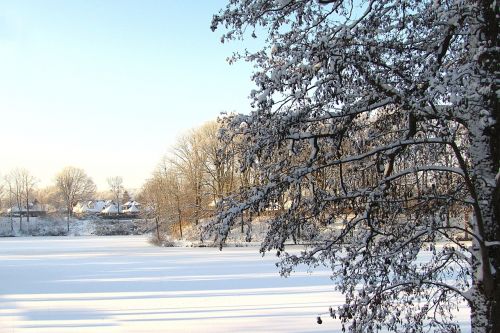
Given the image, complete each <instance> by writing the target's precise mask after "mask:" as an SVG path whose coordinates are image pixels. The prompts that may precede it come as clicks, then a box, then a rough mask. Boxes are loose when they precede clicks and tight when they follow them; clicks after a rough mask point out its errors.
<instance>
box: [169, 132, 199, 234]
mask: <svg viewBox="0 0 500 333" xmlns="http://www.w3.org/2000/svg"><path fill="white" fill-rule="evenodd" d="M201 145H202V136H201V135H200V134H199V133H197V132H196V131H191V132H190V133H189V134H188V135H185V136H183V137H181V138H180V139H179V140H178V142H177V144H176V145H175V146H174V148H173V154H172V157H170V158H169V160H170V163H172V164H173V165H175V166H176V168H177V170H178V171H179V172H180V173H181V174H182V175H183V177H184V178H185V180H186V189H188V190H189V191H186V195H188V196H189V197H190V198H191V207H192V219H193V221H194V223H195V224H198V222H199V221H200V219H201V218H202V215H203V214H202V213H203V204H204V202H203V201H204V198H205V196H204V194H205V193H204V186H205V161H206V155H205V152H204V151H203V149H202V148H201Z"/></svg>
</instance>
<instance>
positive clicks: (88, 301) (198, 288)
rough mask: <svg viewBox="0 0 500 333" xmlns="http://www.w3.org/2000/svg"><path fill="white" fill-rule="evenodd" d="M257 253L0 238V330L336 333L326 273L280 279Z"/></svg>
mask: <svg viewBox="0 0 500 333" xmlns="http://www.w3.org/2000/svg"><path fill="white" fill-rule="evenodd" d="M275 261H276V258H275V257H274V256H272V255H267V256H266V257H264V258H262V257H261V256H260V255H259V253H258V248H226V249H224V250H223V251H222V252H220V251H219V250H218V249H213V248H158V247H154V246H152V245H150V244H148V243H147V240H146V238H144V237H135V236H134V237H131V236H127V237H116V236H115V237H52V238H36V237H33V238H30V237H26V238H21V237H20V238H3V239H0V332H2V333H4V332H5V333H7V332H8V333H15V332H23V333H24V332H26V333H28V332H33V333H35V332H36V333H43V332H50V333H58V332H61V333H62V332H64V333H67V332H79V333H80V332H82V333H84V332H92V333H98V332H106V333H109V332H148V333H149V332H332V331H337V330H338V331H340V330H339V326H338V322H337V321H334V320H332V319H329V318H328V316H327V315H325V316H323V319H324V320H323V325H317V324H316V316H317V314H318V313H322V312H325V311H327V310H328V307H329V306H330V305H336V304H339V303H340V302H341V300H342V297H341V296H340V295H339V294H337V293H334V292H333V288H332V284H331V281H330V280H329V278H328V273H327V272H316V273H314V274H313V275H310V274H308V273H306V272H298V273H296V274H294V275H293V276H292V277H290V278H286V279H285V278H281V277H279V275H278V273H277V269H276V267H275V265H274V263H275Z"/></svg>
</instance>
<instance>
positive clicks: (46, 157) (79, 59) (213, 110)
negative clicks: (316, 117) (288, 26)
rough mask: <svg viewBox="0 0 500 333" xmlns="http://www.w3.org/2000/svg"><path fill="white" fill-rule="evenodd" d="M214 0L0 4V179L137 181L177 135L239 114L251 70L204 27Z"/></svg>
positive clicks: (219, 0) (219, 3)
mask: <svg viewBox="0 0 500 333" xmlns="http://www.w3.org/2000/svg"><path fill="white" fill-rule="evenodd" d="M224 3H225V1H223V0H210V1H209V0H200V1H182V0H178V1H174V0H171V1H167V0H163V1H162V0H157V1H154V0H147V1H146V0H140V1H139V0H136V1H124V0H79V1H78V0H66V1H62V0H61V1H51V0H44V1H41V0H38V1H37V0H33V1H25V0H15V1H14V0H11V1H3V0H0V110H1V113H0V114H1V118H0V124H1V125H0V139H1V147H2V148H1V151H2V158H1V163H0V175H1V176H3V175H5V174H6V173H7V172H9V170H11V169H12V168H15V167H23V168H26V169H28V170H29V171H30V172H31V173H32V174H33V175H35V176H36V177H37V178H39V179H40V185H41V186H45V185H48V184H50V183H51V182H52V181H53V178H54V175H55V174H56V173H57V172H58V171H59V170H61V169H62V168H63V167H64V166H67V165H73V166H76V167H80V168H83V169H85V170H86V171H87V173H88V174H89V175H90V176H91V177H92V178H93V179H94V181H95V182H96V183H97V185H98V187H99V189H100V190H105V189H106V187H107V184H106V178H107V177H110V176H117V175H119V176H122V177H123V179H124V184H125V185H126V187H129V188H137V187H139V186H141V184H142V183H143V181H144V180H145V179H146V178H147V177H149V175H150V174H151V172H152V170H153V169H154V167H155V165H156V164H157V163H158V161H159V160H160V158H161V156H162V155H163V154H164V153H165V152H167V151H168V149H169V147H170V146H171V145H172V144H173V143H174V142H175V139H176V138H177V137H178V136H179V135H181V134H182V133H183V132H185V131H186V130H188V129H190V128H193V127H196V126H199V125H200V124H202V123H203V122H205V121H207V120H210V119H215V118H216V117H217V115H218V114H219V113H220V112H221V111H233V110H236V111H239V112H246V111H247V110H248V109H249V106H248V105H249V102H248V99H247V96H248V93H249V90H250V89H251V88H252V83H251V82H250V78H249V77H250V75H251V67H250V65H248V64H243V63H241V64H236V65H232V66H229V65H228V64H227V62H226V58H227V57H228V56H230V54H231V52H232V51H233V50H235V49H236V48H238V47H240V46H241V45H234V44H233V45H225V44H221V43H220V42H219V39H220V35H221V32H220V31H216V32H215V33H213V32H212V31H211V30H210V20H211V17H212V15H213V14H214V13H215V12H217V11H218V10H219V9H220V8H222V7H223V6H224Z"/></svg>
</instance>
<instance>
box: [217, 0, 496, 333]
mask: <svg viewBox="0 0 500 333" xmlns="http://www.w3.org/2000/svg"><path fill="white" fill-rule="evenodd" d="M498 8H499V7H498V4H497V3H496V2H495V1H493V0H468V1H433V0H420V1H416V0H371V1H349V0H338V1H334V0H331V1H330V0H325V1H289V0H284V1H270V0H255V1H245V0H234V1H230V2H229V4H228V5H227V7H226V8H225V9H224V10H222V11H221V12H220V13H219V14H218V15H215V16H214V19H213V21H212V29H214V30H215V29H216V28H217V27H219V26H224V27H225V28H227V31H226V33H225V34H224V35H223V37H222V40H223V41H224V40H234V39H238V38H244V37H245V36H246V33H247V32H250V33H252V35H254V36H256V35H257V34H259V33H263V34H266V36H265V37H266V39H265V41H266V44H265V45H264V48H263V49H262V50H259V51H258V52H255V53H248V52H247V53H245V54H244V55H243V56H241V55H239V54H236V55H235V56H234V57H233V58H232V61H234V60H238V59H242V58H244V59H246V60H249V61H253V62H254V63H255V64H256V68H257V70H256V73H255V74H254V75H253V80H254V81H255V83H256V85H257V87H256V89H254V90H253V91H252V92H251V97H252V106H253V107H254V110H253V112H251V113H250V115H231V116H229V117H228V118H227V120H226V124H225V125H224V126H223V127H224V129H225V131H224V136H223V142H222V143H221V144H228V143H232V142H235V140H238V141H239V142H241V143H242V144H243V147H244V149H242V151H243V152H244V155H243V156H241V159H240V161H241V165H242V168H243V170H245V169H248V168H253V170H255V171H256V172H257V177H258V180H259V184H258V185H257V186H254V187H251V188H249V189H247V190H246V191H242V192H241V193H238V194H235V195H233V196H229V197H227V198H226V199H225V200H224V201H223V202H222V203H221V205H220V214H219V216H218V218H217V220H216V221H214V223H213V225H212V231H214V232H216V233H218V235H219V241H220V242H221V244H222V243H223V242H224V240H225V239H226V237H227V234H228V232H229V231H230V230H231V227H232V226H233V225H234V224H235V223H236V221H237V220H238V218H239V217H240V216H241V214H242V212H245V211H247V210H249V209H254V210H259V211H265V210H266V209H268V208H269V207H270V205H272V203H273V202H275V201H276V200H280V198H286V199H287V201H288V202H289V206H290V207H289V208H286V209H283V210H282V211H281V212H280V213H279V214H278V215H277V216H275V217H274V218H273V219H272V221H271V227H270V229H269V232H268V234H267V237H266V239H265V241H264V242H263V244H262V251H269V250H271V249H275V250H276V251H277V253H278V254H279V256H280V257H281V258H282V261H281V268H282V273H283V274H289V273H290V272H291V271H292V270H293V267H294V266H296V265H299V264H302V263H305V264H309V265H312V266H315V265H318V264H320V263H327V264H329V265H331V267H332V277H333V279H334V280H335V281H337V282H338V287H337V288H338V289H339V290H341V291H342V292H343V293H344V294H345V296H346V298H345V302H344V304H342V305H341V306H339V307H338V308H337V309H335V310H334V309H332V310H331V311H329V313H330V315H331V316H332V317H334V318H339V319H340V320H341V322H342V325H348V326H349V327H350V331H351V332H372V331H379V330H381V329H387V330H390V331H400V332H402V331H404V332H412V331H423V330H425V329H428V330H436V331H441V332H456V331H457V330H459V328H458V325H457V323H456V322H454V321H453V320H452V319H450V318H452V317H453V316H452V311H453V309H454V308H456V306H457V304H459V303H460V302H465V303H466V304H468V306H469V307H470V310H471V327H472V332H473V333H492V332H499V331H500V274H499V273H498V272H500V222H499V218H500V200H499V198H500V176H499V168H500V134H499V128H500V127H499V125H498V121H499V118H500V114H499V112H500V107H499V103H498V81H499V78H498V73H499V71H498V68H499V59H500V56H499V51H498V50H499V47H500V45H499V43H500V42H499V41H500V39H499V38H498V32H499V21H498V17H499V16H498V15H499V12H498ZM457 209H458V210H470V211H471V212H473V218H472V219H471V220H470V221H467V224H468V228H463V221H461V222H460V223H457V224H452V223H450V221H449V219H448V216H449V215H450V214H452V213H453V212H455V211H456V210H457ZM318 226H320V227H321V228H319V229H317V230H318V231H317V233H316V234H315V235H313V238H312V240H311V244H312V245H311V247H310V248H309V249H308V250H307V251H305V252H304V253H303V254H302V255H293V254H286V253H285V252H284V250H285V242H286V241H287V240H288V239H289V237H290V236H291V235H293V234H294V233H295V231H296V230H297V229H298V228H302V227H311V228H314V227H318ZM328 226H331V227H328ZM465 229H468V230H470V235H471V236H472V239H473V241H472V246H467V244H464V243H462V242H460V241H458V240H457V234H458V233H462V232H463V231H468V230H465ZM437 242H443V243H442V244H443V246H440V247H436V246H435V245H436V243H437ZM429 246H430V247H431V252H430V254H429V253H427V252H426V253H425V256H422V255H421V254H422V252H423V251H424V250H425V249H428V248H429Z"/></svg>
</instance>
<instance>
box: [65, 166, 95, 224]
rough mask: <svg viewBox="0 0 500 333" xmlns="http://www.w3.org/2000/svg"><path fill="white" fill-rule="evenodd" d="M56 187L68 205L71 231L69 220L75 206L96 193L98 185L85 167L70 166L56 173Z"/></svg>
mask: <svg viewBox="0 0 500 333" xmlns="http://www.w3.org/2000/svg"><path fill="white" fill-rule="evenodd" d="M56 188H57V191H58V192H59V194H60V195H61V197H62V199H63V201H64V204H65V206H66V213H67V221H68V225H67V227H68V231H69V220H70V217H71V215H72V214H73V207H74V206H75V205H76V204H77V203H78V202H79V201H83V200H90V199H91V198H92V196H93V195H94V193H95V190H96V186H95V184H94V181H93V180H92V178H90V177H89V176H88V175H87V174H86V173H85V171H84V170H83V169H80V168H75V167H71V166H69V167H65V168H64V169H62V170H61V172H59V173H58V174H57V175H56Z"/></svg>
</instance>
